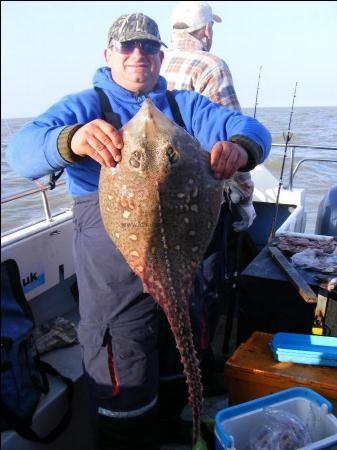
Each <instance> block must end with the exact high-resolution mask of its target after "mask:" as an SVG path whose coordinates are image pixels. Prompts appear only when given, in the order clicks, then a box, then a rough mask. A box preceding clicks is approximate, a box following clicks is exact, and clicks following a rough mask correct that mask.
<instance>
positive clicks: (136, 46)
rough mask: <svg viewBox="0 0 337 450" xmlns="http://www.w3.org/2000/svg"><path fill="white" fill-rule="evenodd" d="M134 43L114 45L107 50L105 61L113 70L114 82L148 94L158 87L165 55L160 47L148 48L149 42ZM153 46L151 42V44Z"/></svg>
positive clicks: (117, 43) (133, 90)
mask: <svg viewBox="0 0 337 450" xmlns="http://www.w3.org/2000/svg"><path fill="white" fill-rule="evenodd" d="M131 42H132V43H133V44H132V43H130V42H128V43H122V44H121V43H119V42H115V43H113V44H112V45H111V46H110V47H109V48H107V49H106V50H105V59H106V62H107V64H108V66H109V67H110V69H111V76H112V78H113V80H114V81H115V82H116V83H117V84H119V85H120V86H122V87H123V88H125V89H127V90H129V91H131V92H142V93H146V92H149V91H151V90H152V89H153V88H154V86H155V85H156V83H157V81H158V77H159V72H160V66H161V63H162V61H163V57H164V54H163V52H162V51H160V50H159V48H160V46H158V48H157V51H156V52H155V53H149V52H148V50H149V49H150V51H151V52H152V51H154V50H156V49H155V48H151V47H149V48H148V47H147V46H146V45H142V44H143V43H144V42H145V44H146V43H148V42H149V41H131ZM150 44H151V42H150Z"/></svg>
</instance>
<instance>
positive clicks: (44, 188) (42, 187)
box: [1, 143, 337, 222]
mask: <svg viewBox="0 0 337 450" xmlns="http://www.w3.org/2000/svg"><path fill="white" fill-rule="evenodd" d="M272 147H285V144H277V143H273V144H272ZM288 147H289V149H290V167H289V184H288V186H287V187H285V188H286V189H289V190H290V191H292V189H293V186H294V178H295V175H296V174H297V172H298V170H299V168H300V166H301V165H302V164H303V163H306V162H313V161H324V162H334V163H337V159H325V158H309V157H308V158H303V159H301V160H300V161H298V163H297V164H296V166H295V153H296V149H298V148H307V149H311V150H331V151H337V147H333V146H321V145H305V144H290V145H289V144H288ZM294 166H295V167H294ZM64 185H65V180H62V179H61V180H58V181H57V182H56V183H55V187H58V186H64ZM50 190H51V186H50V184H43V183H41V182H38V183H37V187H36V188H34V189H29V190H26V191H23V192H19V193H17V194H14V195H10V196H7V197H5V198H2V199H1V205H3V204H4V203H9V202H12V201H14V200H18V199H22V198H24V197H27V196H30V195H33V194H36V193H38V192H40V193H41V196H42V202H43V209H44V214H45V220H46V221H47V222H52V221H53V215H52V213H51V209H50V203H49V199H48V195H47V192H48V191H50Z"/></svg>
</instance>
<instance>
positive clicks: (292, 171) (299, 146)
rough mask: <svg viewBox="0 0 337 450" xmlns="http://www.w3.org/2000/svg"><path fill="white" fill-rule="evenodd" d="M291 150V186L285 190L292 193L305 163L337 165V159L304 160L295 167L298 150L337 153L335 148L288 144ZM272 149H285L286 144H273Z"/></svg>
mask: <svg viewBox="0 0 337 450" xmlns="http://www.w3.org/2000/svg"><path fill="white" fill-rule="evenodd" d="M288 146H289V148H290V167H289V184H288V186H287V187H285V186H284V187H285V189H289V190H290V191H292V190H293V187H294V178H295V175H296V174H297V172H298V170H299V168H300V166H301V165H302V164H303V163H306V162H333V163H337V159H331V158H328V159H327V158H302V159H300V160H299V161H298V163H297V164H296V166H295V167H294V165H295V153H296V149H297V148H307V149H310V150H331V151H337V147H333V146H322V145H305V144H288ZM272 147H283V148H285V144H274V143H273V144H272Z"/></svg>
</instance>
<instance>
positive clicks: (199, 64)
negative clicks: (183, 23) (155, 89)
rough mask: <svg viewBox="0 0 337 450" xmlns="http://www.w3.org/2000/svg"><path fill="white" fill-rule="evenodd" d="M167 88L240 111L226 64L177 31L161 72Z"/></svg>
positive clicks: (197, 41) (191, 37) (195, 40)
mask: <svg viewBox="0 0 337 450" xmlns="http://www.w3.org/2000/svg"><path fill="white" fill-rule="evenodd" d="M161 73H162V75H163V76H164V77H165V78H166V80H167V83H168V85H167V87H168V89H169V90H172V89H178V90H180V89H187V90H190V91H196V92H199V93H200V94H202V95H205V96H206V97H208V98H209V99H210V100H212V102H214V103H219V104H221V105H224V106H227V107H228V108H231V109H235V110H238V111H240V104H239V101H238V99H237V96H236V93H235V89H234V86H233V80H232V75H231V73H230V70H229V68H228V66H227V64H226V63H225V62H224V61H223V60H222V59H220V58H219V57H217V56H215V55H212V54H211V53H209V52H205V51H203V45H202V42H201V41H199V40H198V39H196V38H195V37H194V36H191V35H190V34H189V33H187V32H186V31H180V30H179V31H174V32H173V34H172V41H171V48H170V49H168V50H166V51H165V57H164V61H163V64H162V69H161Z"/></svg>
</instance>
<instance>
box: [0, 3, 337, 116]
mask: <svg viewBox="0 0 337 450" xmlns="http://www.w3.org/2000/svg"><path fill="white" fill-rule="evenodd" d="M177 3H178V2H176V1H156V2H152V1H151V2H148V1H142V2H140V1H130V2H128V1H123V2H120V1H104V2H103V1H81V2H77V1H76V2H73V1H2V2H1V38H2V39H1V94H2V95H1V117H2V118H19V117H33V116H36V115H38V114H40V113H42V112H44V111H45V110H46V109H47V108H48V107H49V106H51V105H52V104H53V103H55V102H57V101H58V100H59V99H60V98H61V97H63V96H64V95H67V94H70V93H74V92H78V91H81V90H83V89H87V88H90V87H92V79H93V75H94V73H95V71H96V69H97V68H98V67H101V66H104V65H105V61H104V55H103V52H104V48H105V45H106V36H107V33H108V29H109V27H110V25H111V24H112V23H113V21H114V20H115V19H117V18H118V17H119V16H120V15H121V14H124V13H132V12H143V13H145V14H147V15H148V16H150V17H151V18H153V19H154V20H155V21H156V22H157V23H158V26H159V30H160V33H161V37H162V40H163V42H165V43H166V44H169V43H170V18H171V13H172V11H173V8H174V6H175V5H176V4H177ZM209 3H210V5H211V6H212V8H213V13H215V14H218V15H220V16H221V17H222V20H223V22H222V23H220V24H217V23H216V24H214V38H213V47H212V50H211V51H212V52H213V53H215V54H217V55H218V56H220V57H221V58H222V59H224V60H225V61H226V63H227V64H228V66H229V68H230V70H231V73H232V76H233V81H234V86H235V89H236V92H237V95H238V98H239V101H240V103H241V106H243V107H254V105H255V98H256V93H257V82H258V75H259V70H260V67H261V66H262V69H261V80H260V86H259V91H258V106H259V107H277V106H290V105H291V103H292V96H293V92H294V88H295V83H296V82H298V87H297V95H296V102H295V105H296V106H337V2H336V1H319V2H318V1H305V2H302V1H235V2H234V1H233V2H232V1H210V2H209Z"/></svg>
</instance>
